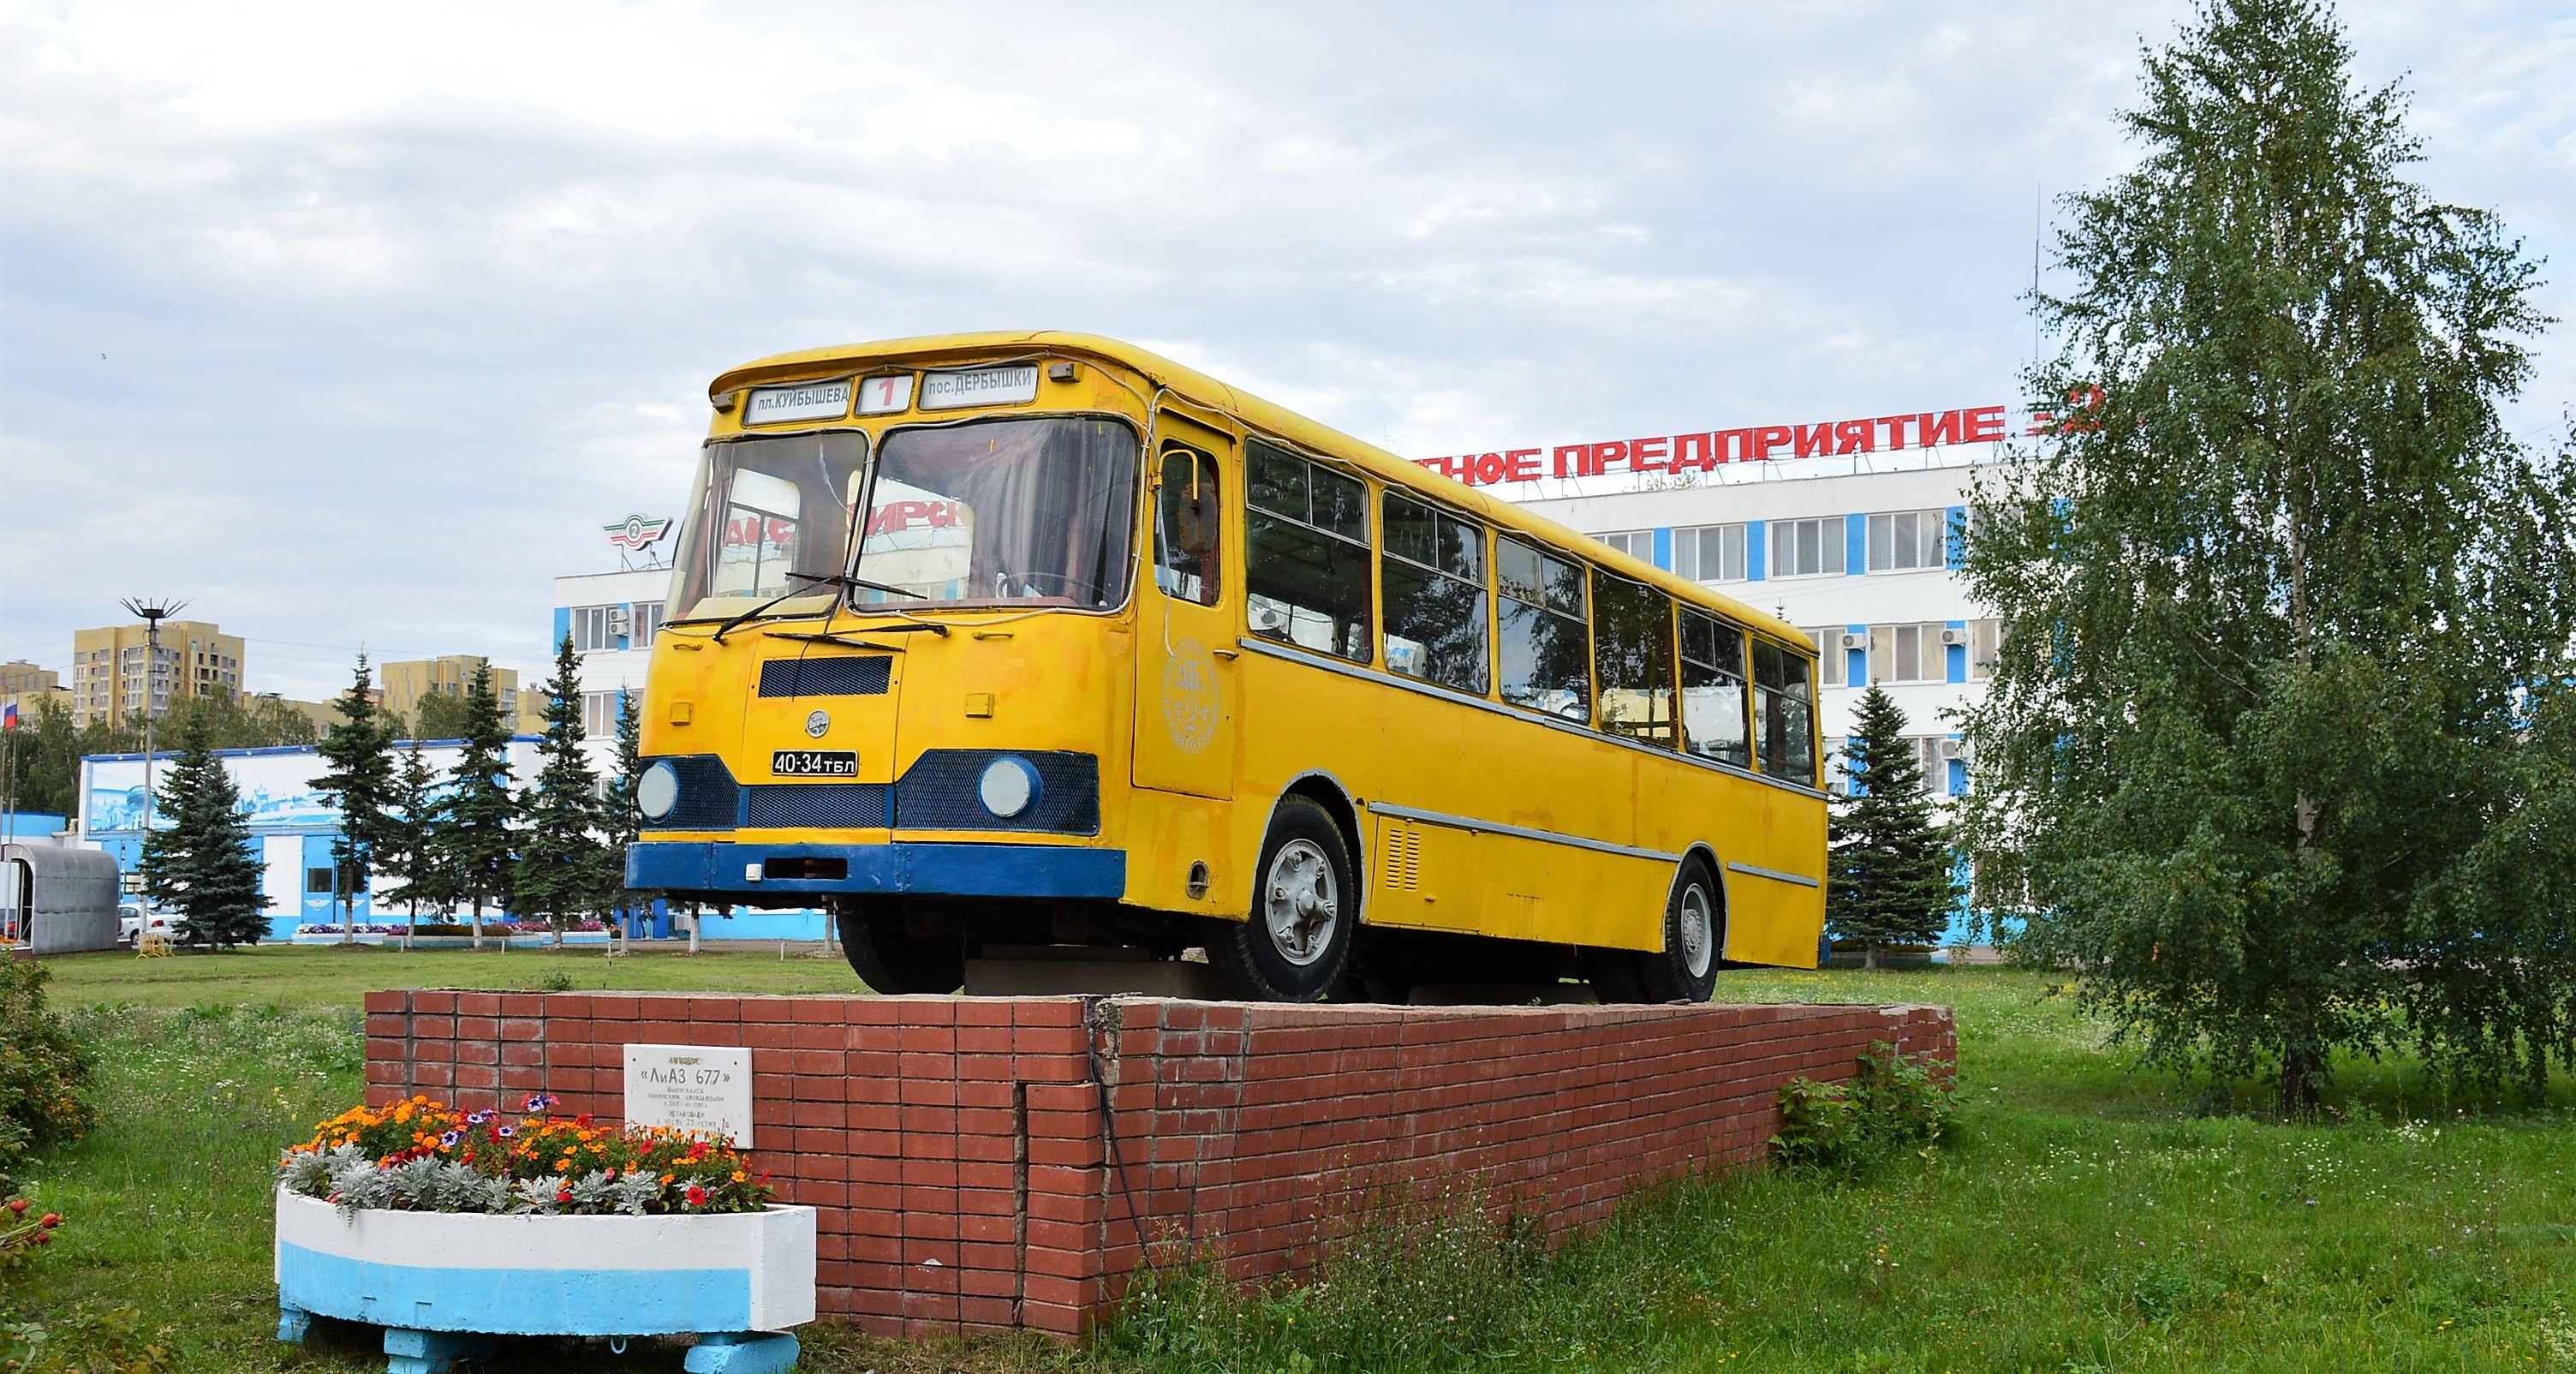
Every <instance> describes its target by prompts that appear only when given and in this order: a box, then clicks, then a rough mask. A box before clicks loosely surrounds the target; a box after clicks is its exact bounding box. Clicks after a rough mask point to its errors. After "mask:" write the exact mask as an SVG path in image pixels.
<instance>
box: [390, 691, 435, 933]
mask: <svg viewBox="0 0 2576 1374" xmlns="http://www.w3.org/2000/svg"><path fill="white" fill-rule="evenodd" d="M442 811H443V808H442V807H441V806H440V804H439V798H438V775H437V774H435V773H433V772H431V771H430V768H429V763H428V761H427V760H425V759H423V758H422V757H421V753H420V741H418V740H414V741H412V742H411V747H410V748H409V749H406V750H404V751H403V757H402V767H401V768H400V769H399V770H398V771H396V773H395V774H394V790H393V804H392V805H391V806H390V807H389V808H388V809H387V811H386V816H385V819H386V823H387V825H386V834H385V840H384V849H383V852H381V853H380V854H378V855H377V859H376V861H377V863H378V864H379V865H381V866H382V867H383V869H384V871H385V872H387V873H389V874H392V875H393V876H394V877H395V878H397V879H399V880H400V884H399V885H398V886H396V887H395V888H393V889H392V890H391V891H388V892H386V893H385V894H383V895H384V899H385V900H386V901H389V902H401V903H403V904H404V905H405V906H406V907H407V908H408V910H407V911H406V913H405V919H404V926H403V948H405V949H409V948H410V947H411V939H412V930H411V928H412V927H413V926H417V925H419V924H420V904H421V903H422V902H424V901H429V902H436V901H442V900H445V898H446V895H447V893H446V886H447V885H446V882H445V879H446V877H447V873H446V869H445V865H444V863H443V861H442V859H443V851H444V850H445V848H446V846H445V844H444V842H443V833H442V832H443V825H442V822H443V820H444V816H443V814H442Z"/></svg>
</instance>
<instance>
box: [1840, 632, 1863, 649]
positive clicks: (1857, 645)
mask: <svg viewBox="0 0 2576 1374" xmlns="http://www.w3.org/2000/svg"><path fill="white" fill-rule="evenodd" d="M1843 647H1844V648H1846V649H1866V648H1868V647H1869V636H1868V635H1866V634H1856V633H1854V632H1852V631H1850V630H1845V631H1843Z"/></svg>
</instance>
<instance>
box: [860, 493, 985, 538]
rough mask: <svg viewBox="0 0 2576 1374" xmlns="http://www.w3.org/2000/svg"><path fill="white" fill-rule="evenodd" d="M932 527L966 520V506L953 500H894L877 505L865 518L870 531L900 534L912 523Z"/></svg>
mask: <svg viewBox="0 0 2576 1374" xmlns="http://www.w3.org/2000/svg"><path fill="white" fill-rule="evenodd" d="M916 523H918V524H922V525H926V526H928V527H930V528H931V529H934V530H944V529H949V528H952V527H954V526H958V525H962V524H965V523H966V508H965V507H964V506H963V505H960V504H959V503H957V502H955V501H895V502H891V503H889V504H887V505H884V506H880V507H878V508H877V513H876V514H875V515H873V516H870V517H869V518H868V533H870V534H901V533H903V532H904V531H905V530H908V529H911V528H912V527H913V525H914V524H916Z"/></svg>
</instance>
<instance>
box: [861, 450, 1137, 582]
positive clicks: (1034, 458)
mask: <svg viewBox="0 0 2576 1374" xmlns="http://www.w3.org/2000/svg"><path fill="white" fill-rule="evenodd" d="M1137 452H1138V448H1137V442H1136V432H1135V431H1134V430H1132V429H1129V428H1128V427H1127V426H1126V425H1124V424H1121V423H1119V422H1118V421H1115V420H1106V419H1097V418H1093V417H1090V416H1051V417H1045V418H1030V419H1009V420H979V421H974V422H971V423H968V424H962V425H949V426H943V427H939V428H916V429H902V430H897V431H895V432H894V433H892V434H889V435H887V436H886V438H885V443H884V447H883V448H882V450H881V451H880V452H879V455H878V459H877V464H878V472H877V476H876V485H875V487H874V488H873V490H872V491H871V492H870V494H869V500H868V515H867V521H866V530H867V533H866V535H865V536H864V539H863V540H862V542H861V545H860V548H859V557H858V565H857V568H856V576H857V577H858V578H859V580H860V581H861V582H862V583H867V582H875V583H881V584H883V586H886V587H895V588H899V589H901V590H899V591H896V592H887V591H884V590H882V589H881V588H872V587H867V586H864V585H862V586H858V587H853V588H852V589H851V591H850V598H851V600H852V601H853V602H856V603H858V604H862V605H877V604H883V605H886V606H888V607H894V606H900V607H903V608H904V609H906V610H918V609H921V608H923V607H926V606H1001V605H1010V606H1076V607H1085V608H1090V609H1106V608H1108V607H1111V606H1115V605H1118V604H1119V603H1120V602H1122V601H1124V600H1126V599H1127V577H1128V562H1129V559H1128V550H1129V547H1130V540H1131V538H1132V530H1131V528H1130V527H1131V526H1132V525H1133V524H1134V523H1135V512H1136V500H1135V492H1136V461H1137Z"/></svg>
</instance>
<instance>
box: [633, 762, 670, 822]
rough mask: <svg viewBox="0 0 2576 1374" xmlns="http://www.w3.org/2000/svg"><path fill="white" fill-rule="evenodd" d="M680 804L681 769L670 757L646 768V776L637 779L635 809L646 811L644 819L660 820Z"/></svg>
mask: <svg viewBox="0 0 2576 1374" xmlns="http://www.w3.org/2000/svg"><path fill="white" fill-rule="evenodd" d="M679 804H680V770H679V769H677V768H673V767H672V766H671V761H670V760H669V759H664V760H662V761H661V762H659V763H656V764H654V765H653V766H652V767H650V768H647V769H645V770H644V776H642V777H640V778H637V779H636V780H635V809H636V810H638V811H641V812H643V813H644V819H646V820H648V821H658V820H660V819H662V818H663V817H664V816H667V815H670V814H671V808H672V807H675V806H678V805H679Z"/></svg>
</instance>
